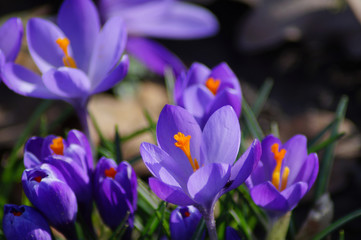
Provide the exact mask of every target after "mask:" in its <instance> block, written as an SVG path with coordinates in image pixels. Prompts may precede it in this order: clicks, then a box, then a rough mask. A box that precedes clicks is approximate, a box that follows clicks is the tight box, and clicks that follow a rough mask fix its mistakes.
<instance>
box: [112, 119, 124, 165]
mask: <svg viewBox="0 0 361 240" xmlns="http://www.w3.org/2000/svg"><path fill="white" fill-rule="evenodd" d="M114 152H115V161H116V162H117V163H118V164H119V163H120V162H121V161H122V160H123V153H122V146H121V141H120V136H119V130H118V125H116V126H115V136H114Z"/></svg>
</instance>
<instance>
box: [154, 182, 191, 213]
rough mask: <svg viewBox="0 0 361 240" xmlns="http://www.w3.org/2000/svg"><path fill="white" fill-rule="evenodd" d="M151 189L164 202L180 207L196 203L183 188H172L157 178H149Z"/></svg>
mask: <svg viewBox="0 0 361 240" xmlns="http://www.w3.org/2000/svg"><path fill="white" fill-rule="evenodd" d="M149 187H150V188H151V189H152V191H153V192H154V193H155V194H156V195H157V196H158V197H159V198H160V199H162V200H164V201H166V202H170V203H173V204H176V205H179V206H187V205H194V204H195V202H194V201H193V200H192V199H190V198H189V197H188V196H187V195H186V194H185V193H184V192H183V191H182V189H181V188H176V187H174V186H170V185H168V184H166V183H164V182H162V181H160V180H158V179H157V178H153V177H152V178H149Z"/></svg>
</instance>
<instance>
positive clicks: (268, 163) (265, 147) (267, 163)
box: [261, 135, 282, 181]
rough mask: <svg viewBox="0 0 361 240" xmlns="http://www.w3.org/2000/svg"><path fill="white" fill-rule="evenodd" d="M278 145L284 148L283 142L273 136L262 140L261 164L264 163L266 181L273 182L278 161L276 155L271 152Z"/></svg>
mask: <svg viewBox="0 0 361 240" xmlns="http://www.w3.org/2000/svg"><path fill="white" fill-rule="evenodd" d="M275 143H278V144H279V146H280V147H282V143H281V140H279V139H278V138H276V137H274V136H273V135H268V136H267V137H265V138H264V139H263V140H262V156H261V162H262V163H263V168H264V176H265V180H266V181H267V180H270V181H271V180H272V173H273V170H274V168H275V167H276V160H275V159H274V154H273V152H271V147H272V145H273V144H275Z"/></svg>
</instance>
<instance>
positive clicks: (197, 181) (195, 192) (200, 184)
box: [187, 163, 231, 208]
mask: <svg viewBox="0 0 361 240" xmlns="http://www.w3.org/2000/svg"><path fill="white" fill-rule="evenodd" d="M230 170H231V166H230V165H229V164H225V163H210V164H207V165H205V166H204V167H201V168H200V169H198V170H197V171H195V172H194V173H193V174H192V175H191V176H190V177H189V180H188V185H187V186H188V191H189V195H190V196H191V197H192V199H193V200H194V201H195V202H197V203H198V204H201V205H202V206H205V207H206V208H211V207H212V204H214V202H215V200H217V199H216V197H217V195H218V194H219V193H220V192H221V190H222V189H223V188H224V186H225V185H226V183H227V181H228V179H229V177H230V175H231V171H230Z"/></svg>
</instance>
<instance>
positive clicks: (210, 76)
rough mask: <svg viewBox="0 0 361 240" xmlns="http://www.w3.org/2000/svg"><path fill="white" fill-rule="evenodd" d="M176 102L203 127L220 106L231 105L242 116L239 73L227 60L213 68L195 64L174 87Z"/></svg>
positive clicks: (182, 75) (179, 78) (180, 77)
mask: <svg viewBox="0 0 361 240" xmlns="http://www.w3.org/2000/svg"><path fill="white" fill-rule="evenodd" d="M174 101H175V103H176V104H177V105H179V106H181V107H184V108H185V109H187V110H188V112H190V113H191V114H193V116H194V117H195V119H196V120H197V122H198V123H199V124H200V125H201V127H203V126H204V125H205V124H206V122H207V120H208V118H209V117H210V116H211V115H212V114H213V113H214V112H215V111H216V110H217V109H219V108H220V107H223V106H226V105H230V106H232V108H233V110H234V111H235V112H236V114H237V116H238V117H239V116H240V114H241V101H242V92H241V86H240V84H239V80H238V78H237V76H236V75H235V74H234V73H233V71H232V70H231V69H230V67H229V66H228V65H227V64H226V63H221V64H219V65H217V66H215V67H214V68H213V69H209V68H208V67H206V66H205V65H203V64H201V63H193V64H192V66H191V67H190V69H189V70H188V72H184V73H182V74H181V75H180V76H179V77H178V78H177V80H176V83H175V87H174Z"/></svg>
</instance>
